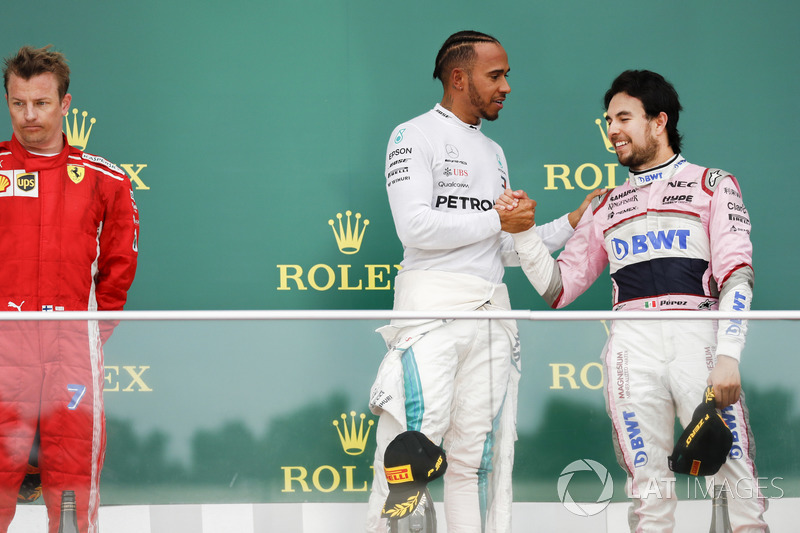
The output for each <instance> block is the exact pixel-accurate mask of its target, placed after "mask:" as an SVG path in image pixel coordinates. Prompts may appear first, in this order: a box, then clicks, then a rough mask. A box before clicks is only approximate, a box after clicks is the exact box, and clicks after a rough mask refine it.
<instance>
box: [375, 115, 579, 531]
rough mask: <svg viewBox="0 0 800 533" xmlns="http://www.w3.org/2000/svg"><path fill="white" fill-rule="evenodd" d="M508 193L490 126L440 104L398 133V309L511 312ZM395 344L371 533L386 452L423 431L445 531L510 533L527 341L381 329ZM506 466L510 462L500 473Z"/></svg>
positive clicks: (507, 324)
mask: <svg viewBox="0 0 800 533" xmlns="http://www.w3.org/2000/svg"><path fill="white" fill-rule="evenodd" d="M507 187H508V170H507V165H506V160H505V156H504V154H503V150H502V149H501V148H500V146H499V145H498V144H497V143H495V142H494V141H492V140H491V139H489V138H488V137H486V136H485V135H484V134H483V133H482V132H481V124H480V123H479V124H477V125H471V124H466V123H464V122H462V121H461V120H459V119H458V118H457V117H456V116H455V115H453V114H452V113H451V112H450V111H448V110H447V109H445V108H443V107H442V106H440V105H436V107H435V108H434V109H432V110H431V111H429V112H427V113H425V114H423V115H421V116H419V117H417V118H415V119H413V120H411V121H409V122H406V123H404V124H401V125H399V126H398V127H397V128H395V130H394V132H393V133H392V136H391V138H390V140H389V143H388V149H387V155H386V188H387V194H388V196H389V203H390V205H391V209H392V216H393V218H394V222H395V228H396V230H397V234H398V236H399V238H400V240H401V242H402V243H403V249H404V254H403V261H402V267H403V268H402V270H401V271H400V273H399V274H398V276H397V279H396V283H395V302H394V309H396V310H407V311H431V310H439V311H473V310H479V309H482V310H490V309H509V308H510V304H509V300H508V291H507V289H506V286H505V285H504V284H503V282H502V279H503V272H504V267H505V266H509V265H517V266H518V265H519V259H518V258H517V255H516V252H515V251H514V248H513V240H512V239H511V237H510V235H509V234H507V233H505V232H502V231H501V228H500V218H499V216H498V214H497V212H496V211H495V210H494V209H493V205H494V202H495V200H496V199H497V198H498V197H499V196H500V195H501V194H502V192H503V191H504V189H505V188H507ZM538 231H539V233H540V234H541V235H542V237H543V238H544V239H545V241H546V242H547V243H548V245H549V246H550V249H552V250H557V249H559V248H560V247H562V246H563V245H564V243H565V242H566V239H567V238H569V236H570V235H571V234H572V227H571V226H570V224H569V221H568V219H567V216H566V215H564V216H563V217H561V218H559V219H557V220H556V221H554V222H552V223H550V224H545V225H543V226H541V227H539V228H538ZM379 332H380V333H381V334H382V336H383V337H384V340H385V341H386V343H387V346H388V347H389V352H388V353H387V354H386V357H385V358H384V361H383V363H382V365H381V368H380V370H379V373H378V378H377V379H376V382H375V385H373V387H372V391H371V398H370V406H371V409H372V411H373V412H374V413H375V414H379V415H380V419H379V422H378V428H377V437H376V439H377V444H378V446H377V450H376V454H375V469H374V471H375V479H374V482H373V485H372V495H371V497H370V509H369V517H368V523H367V529H368V531H373V532H377V531H386V521H385V520H384V519H381V517H380V513H381V509H382V507H383V504H384V502H385V500H386V496H387V491H388V487H387V482H386V479H385V477H384V469H383V454H384V451H385V449H386V446H387V445H388V444H389V442H391V440H392V439H393V438H394V437H395V436H396V435H397V434H399V433H401V432H402V431H405V430H416V431H421V432H422V433H424V434H425V435H426V436H427V437H428V438H429V439H431V440H432V441H433V442H434V443H436V444H442V443H443V447H444V449H445V452H446V453H447V458H448V459H447V460H448V468H447V471H446V473H445V475H444V500H445V515H446V522H447V527H448V530H450V531H459V532H476V533H480V532H482V531H487V532H493V531H498V532H499V531H510V527H511V525H510V524H511V518H510V512H511V475H510V470H511V465H512V464H513V441H514V440H515V439H516V435H515V419H516V403H515V402H516V383H517V380H518V379H519V373H520V362H519V340H518V335H517V330H516V325H515V324H514V322H513V321H510V320H502V321H501V320H492V321H489V320H469V321H466V320H445V321H442V320H439V321H413V320H403V321H397V320H396V321H393V322H392V324H391V325H388V326H385V327H383V328H381V329H380V330H379ZM499 463H502V466H501V465H499Z"/></svg>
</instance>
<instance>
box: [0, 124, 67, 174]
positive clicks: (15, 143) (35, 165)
mask: <svg viewBox="0 0 800 533" xmlns="http://www.w3.org/2000/svg"><path fill="white" fill-rule="evenodd" d="M62 135H64V134H63V133H62ZM71 149H72V147H71V146H70V145H69V142H67V136H66V135H64V147H63V148H62V149H61V151H60V152H59V153H57V154H55V155H37V154H33V153H31V152H29V151H28V150H26V149H25V147H23V146H22V144H21V143H20V142H19V139H17V137H16V135H13V134H12V136H11V154H12V155H13V156H14V159H16V160H17V161H21V162H22V164H23V166H24V167H25V170H27V171H28V172H34V171H37V170H45V169H48V168H56V167H59V166H63V165H64V164H66V162H67V157H68V156H69V152H70V150H71Z"/></svg>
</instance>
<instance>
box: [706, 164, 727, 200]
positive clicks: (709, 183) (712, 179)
mask: <svg viewBox="0 0 800 533" xmlns="http://www.w3.org/2000/svg"><path fill="white" fill-rule="evenodd" d="M726 176H730V174H729V173H727V172H725V171H724V170H720V169H718V168H707V169H706V171H705V172H703V188H704V189H705V190H706V192H708V193H709V194H714V190H716V188H717V185H719V182H720V181H722V178H724V177H726Z"/></svg>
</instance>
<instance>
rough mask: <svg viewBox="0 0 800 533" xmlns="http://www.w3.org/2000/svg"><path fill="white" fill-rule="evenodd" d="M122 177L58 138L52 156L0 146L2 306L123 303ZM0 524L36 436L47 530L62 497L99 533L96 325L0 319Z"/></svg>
mask: <svg viewBox="0 0 800 533" xmlns="http://www.w3.org/2000/svg"><path fill="white" fill-rule="evenodd" d="M138 219H139V213H138V210H137V208H136V204H135V203H134V201H133V192H132V190H131V185H130V180H129V179H128V178H127V176H126V175H125V174H124V173H123V172H122V171H121V170H120V169H119V168H117V167H116V166H114V165H112V164H111V163H109V162H108V161H106V160H105V159H103V158H100V157H97V156H94V155H90V154H86V153H83V152H82V151H80V150H78V149H76V148H73V147H71V146H69V145H68V144H67V141H66V137H65V138H64V149H63V150H62V151H61V152H60V153H58V154H56V155H53V156H39V155H35V154H31V153H29V152H27V151H26V150H25V149H24V148H23V147H22V145H21V144H20V143H19V141H18V140H17V139H16V137H12V139H11V141H8V142H4V143H0V257H2V258H3V260H2V262H0V302H2V303H3V306H4V307H6V303H7V308H6V309H5V310H6V311H14V312H16V311H87V310H88V311H94V310H101V311H105V310H121V309H122V307H123V305H124V303H125V300H126V296H127V291H128V288H129V287H130V285H131V283H132V281H133V277H134V273H135V270H136V259H137V247H138V245H137V239H138V232H139V220H138ZM0 324H2V325H0V328H2V332H0V531H6V529H7V528H8V525H9V523H10V522H11V520H12V518H13V517H14V511H15V504H16V494H17V491H18V489H19V487H20V483H21V482H22V479H23V477H24V475H25V469H26V465H27V461H28V456H29V452H30V451H31V445H32V444H33V441H34V435H35V433H36V432H37V430H38V432H39V435H40V448H39V467H40V469H41V480H42V488H43V495H44V500H45V503H46V504H47V510H48V516H49V523H50V532H51V533H55V531H56V529H57V528H58V522H59V508H60V503H61V493H62V491H64V490H72V491H75V497H76V503H77V511H78V513H77V514H78V526H79V528H80V530H81V531H89V532H94V531H96V530H97V511H98V505H99V491H98V489H99V482H100V469H101V468H102V464H103V456H104V453H105V420H104V415H103V397H102V394H103V353H102V342H103V341H104V340H105V339H106V338H107V336H108V335H110V332H111V325H110V324H103V325H99V324H98V323H97V322H96V321H89V322H88V323H87V322H85V321H42V322H35V321H31V322H3V323H0Z"/></svg>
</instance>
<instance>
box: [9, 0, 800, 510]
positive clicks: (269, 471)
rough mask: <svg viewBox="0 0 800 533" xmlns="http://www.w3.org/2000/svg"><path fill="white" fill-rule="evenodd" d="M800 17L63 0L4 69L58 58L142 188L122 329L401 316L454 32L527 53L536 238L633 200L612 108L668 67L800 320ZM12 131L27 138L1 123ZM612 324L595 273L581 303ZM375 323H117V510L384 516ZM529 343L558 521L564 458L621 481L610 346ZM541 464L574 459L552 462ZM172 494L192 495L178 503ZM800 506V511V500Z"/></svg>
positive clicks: (780, 389) (779, 455) (532, 467)
mask: <svg viewBox="0 0 800 533" xmlns="http://www.w3.org/2000/svg"><path fill="white" fill-rule="evenodd" d="M798 16H800V7H798V5H797V4H796V3H793V2H789V1H774V2H746V1H733V2H721V1H703V2H697V1H673V2H663V1H650V0H644V1H639V2H629V1H620V0H612V1H607V2H594V1H585V2H578V1H572V0H566V1H562V2H542V1H523V0H516V1H513V2H505V3H501V4H491V3H487V2H480V1H475V0H464V1H461V2H451V1H440V2H430V1H427V2H420V1H416V0H414V1H409V2H379V1H375V0H351V1H345V0H333V1H326V2H323V1H284V0H279V1H265V2H249V1H245V0H228V1H226V2H191V1H189V2H178V1H161V0H159V1H156V0H140V1H137V2H124V3H122V2H100V1H94V0H87V1H82V2H63V1H60V2H56V1H51V0H46V1H40V2H35V3H24V2H15V3H10V4H9V5H6V6H4V8H3V10H2V19H1V20H0V28H2V32H0V52H2V54H3V55H4V56H8V55H10V54H12V53H14V52H15V51H16V50H17V49H18V48H19V47H20V46H21V45H23V44H31V45H34V46H44V45H46V44H53V45H54V46H55V48H56V49H58V50H61V51H63V52H64V53H65V54H66V56H67V57H68V59H69V61H70V65H71V68H72V84H71V87H70V92H71V93H72V95H73V100H72V106H73V110H74V112H71V113H70V114H69V116H68V117H67V119H66V121H65V126H68V127H69V130H70V131H69V133H70V141H71V142H72V143H74V144H76V145H79V146H84V147H85V150H86V151H88V152H90V153H95V154H98V155H101V156H103V157H106V158H107V159H109V160H111V161H113V162H115V163H116V164H117V165H119V166H121V167H122V168H123V169H124V170H125V171H126V172H127V174H128V175H129V177H130V179H131V180H132V183H133V187H134V193H135V196H136V201H137V203H138V206H139V209H140V214H141V239H140V258H139V270H138V273H137V277H136V281H135V282H134V285H133V287H132V289H131V291H130V293H129V305H128V306H127V309H130V310H150V309H158V310H163V309H175V310H183V309H278V310H287V309H389V308H391V305H392V296H393V293H392V287H393V280H394V276H395V274H396V273H397V271H398V269H399V266H398V265H399V263H400V261H401V259H402V247H401V244H400V242H399V241H398V239H397V237H396V235H395V232H394V227H393V223H392V220H391V216H390V212H389V206H388V202H387V200H386V194H385V179H384V156H385V149H386V145H387V141H388V136H389V134H390V133H391V131H392V128H393V127H394V126H395V125H396V124H398V123H400V122H401V121H404V120H407V119H409V118H411V117H414V116H416V115H419V114H421V113H424V112H426V111H427V110H429V109H430V108H431V107H432V106H433V105H434V104H435V103H436V102H438V101H439V99H440V98H441V85H440V84H439V82H438V81H434V80H433V79H432V76H431V74H432V71H433V62H434V58H435V55H436V52H437V50H438V48H439V46H440V45H441V43H442V42H443V41H444V39H445V38H446V37H447V36H448V35H449V34H451V33H453V32H455V31H458V30H461V29H476V30H480V31H483V32H487V33H490V34H493V35H494V36H496V37H497V38H498V39H499V40H500V41H501V42H502V44H503V45H504V46H505V48H506V50H507V52H508V54H509V60H510V65H511V74H510V78H509V82H510V85H511V88H512V91H511V94H510V95H509V98H508V100H507V102H506V105H505V108H504V109H503V111H502V112H501V116H500V118H499V120H497V121H496V122H493V123H490V124H485V129H484V131H485V133H486V134H487V135H489V136H490V137H491V138H493V139H494V140H496V141H498V142H499V143H500V144H501V146H503V148H504V151H505V154H506V157H507V158H508V164H509V167H510V179H511V184H512V186H513V187H514V188H523V189H525V190H526V191H528V192H529V194H530V195H531V196H532V197H534V198H535V199H536V200H537V201H538V207H537V220H539V221H546V220H550V219H552V218H555V217H557V216H559V215H560V214H562V213H564V212H566V211H569V210H572V209H574V208H575V207H576V206H577V205H578V204H579V203H580V202H581V200H582V199H583V198H584V196H585V195H586V193H587V192H588V190H590V189H592V188H595V187H598V186H603V187H608V186H614V185H618V184H620V183H622V181H623V180H624V179H625V177H626V172H625V170H624V169H623V168H621V167H620V166H619V165H618V163H617V160H616V157H615V156H614V154H613V150H611V148H610V146H609V144H608V139H607V138H606V134H605V122H604V120H603V111H604V109H603V105H602V97H603V94H604V92H605V90H606V89H607V87H608V86H609V84H610V82H611V81H612V79H613V78H614V77H615V76H616V75H617V74H618V73H620V72H621V71H622V70H625V69H628V68H646V69H650V70H655V71H657V72H660V73H662V74H663V75H664V76H665V77H666V78H667V79H669V80H670V81H672V82H673V83H674V84H675V86H676V88H677V90H678V92H679V94H680V95H681V100H682V104H683V107H684V112H683V115H682V117H681V120H680V124H679V127H680V130H681V132H682V133H683V135H684V146H685V150H684V152H683V153H684V155H685V156H686V158H687V159H688V160H689V161H691V162H694V163H697V164H701V165H705V166H714V167H719V168H722V169H725V170H727V171H729V172H731V173H733V174H734V175H735V176H736V177H737V178H738V179H739V182H740V184H741V187H742V190H743V196H744V200H745V202H746V204H747V207H748V210H749V214H750V218H751V220H752V221H753V227H752V239H753V242H754V247H755V259H754V262H755V265H754V268H755V272H756V284H755V301H754V308H755V309H792V308H796V307H797V303H796V300H797V296H798V290H797V284H796V282H795V281H793V279H792V277H791V276H793V275H794V273H795V270H796V269H795V268H794V267H795V266H797V265H798V263H799V261H800V249H799V247H798V246H797V242H798V241H797V237H796V236H795V234H794V230H795V224H794V223H793V218H792V217H793V213H794V210H793V208H794V205H795V203H796V201H797V199H798V198H800V180H799V179H798V178H797V177H796V176H795V175H794V172H793V168H794V163H792V161H794V157H793V155H794V145H795V142H796V139H797V134H796V125H797V124H798V122H800V113H799V111H800V106H798V103H797V87H798V86H800V63H798V59H797V52H798V50H799V49H800V33H799V32H798V31H797V28H796V21H797V20H798ZM0 131H5V134H4V135H5V137H10V135H11V128H10V123H9V121H8V116H7V114H5V113H0ZM506 279H507V282H508V283H509V285H510V288H511V294H512V305H513V307H514V308H517V309H544V308H545V305H544V304H543V302H542V301H541V299H540V298H539V297H538V295H536V294H535V292H534V291H533V289H532V288H531V287H530V285H529V284H528V282H527V281H526V280H525V278H524V276H523V275H522V273H521V272H519V271H514V270H510V271H509V272H508V274H507V278H506ZM609 304H610V284H609V282H608V281H607V280H605V279H603V278H601V280H600V281H598V282H597V283H596V284H595V286H594V287H592V289H591V290H590V291H589V292H587V293H586V294H585V295H584V296H583V297H581V298H580V299H579V300H578V301H577V302H576V303H575V304H573V305H572V308H573V309H597V310H605V309H608V308H609ZM379 325H380V324H378V323H371V324H365V323H362V324H343V323H337V324H334V325H326V324H320V323H314V324H302V325H301V324H292V325H291V326H286V327H283V326H278V325H275V324H274V323H273V325H271V326H270V327H258V325H250V326H245V325H242V324H239V325H235V326H233V325H232V326H230V327H223V325H220V324H217V325H215V326H214V327H204V326H201V325H195V326H194V328H192V327H191V326H189V325H186V324H182V325H176V324H155V323H146V324H136V325H133V324H125V323H123V324H122V325H121V326H120V327H119V328H118V330H117V332H116V334H115V336H114V337H113V338H112V339H111V341H110V343H109V345H108V347H107V350H106V363H107V369H106V391H107V393H106V401H107V407H108V416H109V452H108V461H107V465H106V469H105V471H104V476H105V477H104V483H105V485H104V486H105V487H106V490H107V491H110V492H107V493H106V494H105V495H104V498H105V500H104V501H106V502H109V501H110V502H112V503H114V502H116V503H128V502H135V501H148V502H155V503H157V502H171V501H277V500H282V501H300V500H312V501H328V500H330V501H341V500H348V499H350V500H358V501H364V500H365V498H366V496H365V491H366V485H365V484H366V483H368V481H369V480H370V478H371V473H370V472H369V469H370V460H369V456H370V453H371V451H370V446H372V449H374V427H373V426H371V425H370V424H371V423H374V417H372V415H369V413H368V411H367V409H366V400H367V394H368V389H369V386H370V384H371V379H372V376H373V375H374V373H375V371H376V370H377V367H378V364H379V361H380V357H381V355H382V351H383V347H382V345H381V343H380V339H379V337H378V336H377V335H376V334H374V333H373V329H374V328H375V327H378V326H379ZM284 326H285V324H284ZM334 326H335V327H334ZM576 331H577V332H578V334H577V335H576V333H575V332H576ZM522 332H523V358H524V359H525V378H524V379H523V385H522V387H523V388H522V392H521V394H522V397H521V399H522V401H521V402H520V415H519V417H520V436H521V440H520V443H519V446H518V457H519V460H518V463H517V473H518V478H517V481H516V483H517V485H516V487H515V492H516V494H517V497H518V498H523V499H543V500H554V499H557V495H556V494H555V492H554V488H553V487H554V481H553V480H554V479H555V478H556V477H557V476H558V473H559V471H560V470H561V468H562V467H563V466H564V465H566V464H567V463H569V462H570V461H572V460H575V459H578V458H581V457H589V458H591V457H596V458H598V460H601V459H602V460H603V461H604V462H606V464H607V466H609V467H610V468H611V467H612V465H613V451H612V450H611V444H610V424H609V423H608V420H607V417H606V415H605V413H604V408H603V400H602V394H601V384H602V379H603V376H602V374H601V371H600V367H599V364H598V363H597V361H598V359H597V355H598V354H599V352H600V349H601V347H602V344H603V342H604V338H605V332H604V330H603V327H602V326H601V324H599V323H584V324H581V325H576V326H574V327H573V328H572V329H570V328H566V327H564V328H563V329H558V328H548V327H546V326H538V327H532V326H530V325H526V326H525V327H523V328H522ZM754 335H755V339H753V340H751V343H750V345H749V346H748V349H747V350H746V351H745V355H744V358H745V362H743V375H744V376H745V387H746V388H747V387H748V385H750V388H751V389H752V390H753V392H752V398H753V399H754V400H756V405H753V406H752V411H753V413H754V422H753V426H754V428H755V430H756V431H759V430H761V431H763V432H765V433H767V436H766V437H763V440H761V441H759V453H760V454H762V456H763V457H764V459H763V461H762V465H763V466H762V468H765V469H766V472H767V473H768V475H771V476H779V475H785V476H786V477H789V478H792V479H795V480H796V479H797V477H798V475H800V474H799V472H800V467H798V465H797V460H796V458H794V453H796V452H791V450H796V449H797V445H798V443H800V441H799V440H798V439H800V425H799V424H798V421H797V420H798V418H797V417H798V415H797V408H798V398H797V395H796V390H795V387H794V386H793V384H792V383H791V380H790V379H789V376H792V375H797V372H796V370H797V369H796V368H795V372H793V373H792V372H785V371H783V370H781V371H771V370H770V369H772V368H776V367H781V368H784V369H785V368H791V367H792V365H795V366H796V363H795V362H794V360H795V359H796V357H794V355H793V353H792V348H790V346H793V344H790V341H791V339H792V338H796V336H797V331H796V328H791V327H788V326H786V327H783V328H781V327H779V325H776V326H775V328H773V329H764V328H762V329H760V330H758V328H754ZM565 339H569V341H566V340H565ZM770 354H771V355H770ZM748 358H749V359H748ZM759 361H760V362H759ZM764 361H768V362H769V365H764V364H762V363H763V362H764ZM748 373H749V374H748ZM748 380H751V381H748ZM759 401H760V402H761V403H759ZM766 405H769V406H777V407H775V409H768V408H767V407H766ZM773 411H774V412H773ZM351 412H352V413H353V414H352V415H351ZM362 414H365V417H364V419H362V418H361V415H362ZM756 415H758V416H759V417H761V418H760V419H759V418H758V417H756ZM334 421H336V422H337V423H338V425H334V423H333V422H334ZM785 428H789V429H788V430H786V429H785ZM370 429H371V430H372V433H370V432H369V430H370ZM769 431H772V433H771V434H769V433H768V432H769ZM359 432H360V433H359ZM779 434H780V435H781V436H782V438H780V439H777V441H776V440H774V439H771V438H770V437H769V435H772V436H776V435H779ZM365 443H366V444H365ZM364 444H365V445H366V451H365V450H364V449H363V448H362V449H361V451H358V450H359V447H360V446H361V445H364ZM348 449H350V450H351V452H352V453H351V452H348V451H347V450H348ZM542 450H545V452H542ZM547 450H559V451H558V453H557V454H556V457H555V458H552V459H550V460H549V461H547V462H544V461H543V460H542V454H543V453H547V452H546V451H547ZM787 450H788V451H787ZM356 451H358V453H355V452H356ZM595 452H596V455H590V454H591V453H595ZM787 455H788V456H789V457H788V458H787ZM612 470H613V475H614V476H615V477H618V476H620V475H621V471H619V469H616V467H614V468H613V469H612ZM792 476H793V477H792ZM176 483H178V484H182V485H186V484H191V485H193V486H195V487H196V490H195V491H194V492H191V493H188V492H186V491H180V492H178V493H177V494H180V496H176V492H175V491H174V490H172V489H171V488H170V487H173V486H174V485H175V484H176ZM148 484H149V485H153V486H161V487H164V489H163V491H162V492H159V491H158V490H155V489H151V490H147V491H142V490H141V486H143V485H148ZM619 485H620V489H619V491H621V485H622V484H621V483H620V484H619ZM109 487H110V488H109ZM225 487H228V488H227V489H225ZM239 489H241V490H239ZM206 491H207V492H206ZM786 491H787V492H789V493H790V494H791V495H794V496H797V495H798V494H800V492H798V488H797V481H794V485H789V487H788V488H786ZM792 491H794V492H793V494H792ZM774 492H775V493H777V491H774ZM773 495H774V494H773Z"/></svg>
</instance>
